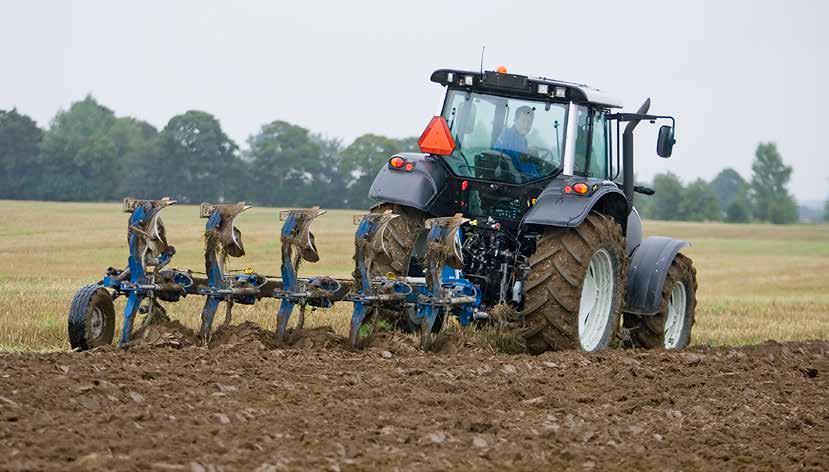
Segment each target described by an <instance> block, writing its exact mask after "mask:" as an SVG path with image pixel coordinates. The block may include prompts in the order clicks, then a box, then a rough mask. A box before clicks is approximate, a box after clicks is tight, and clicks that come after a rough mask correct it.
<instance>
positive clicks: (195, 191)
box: [152, 110, 244, 203]
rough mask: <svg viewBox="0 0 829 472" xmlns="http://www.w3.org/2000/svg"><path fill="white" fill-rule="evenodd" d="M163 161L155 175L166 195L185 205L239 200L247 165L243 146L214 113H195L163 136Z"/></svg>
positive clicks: (170, 124)
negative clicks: (244, 166) (241, 151)
mask: <svg viewBox="0 0 829 472" xmlns="http://www.w3.org/2000/svg"><path fill="white" fill-rule="evenodd" d="M160 149H161V159H160V160H159V162H158V165H157V167H156V168H154V169H152V172H153V173H154V174H155V175H157V176H158V177H157V182H158V184H159V187H158V188H160V189H163V190H164V191H163V192H162V193H164V194H166V195H169V196H171V197H173V198H175V199H177V200H181V201H184V202H192V203H198V202H202V201H233V200H237V199H238V198H239V197H240V195H241V191H242V189H241V188H240V187H239V186H238V184H239V183H240V182H242V181H243V178H242V177H243V172H244V168H243V164H242V161H241V160H240V159H239V156H238V155H237V154H238V149H239V147H238V146H237V145H236V143H235V142H233V140H232V139H230V138H229V137H228V136H227V135H226V134H225V133H224V131H222V127H221V125H220V124H219V121H218V120H217V119H216V118H215V117H214V116H213V115H211V114H209V113H206V112H203V111H195V110H191V111H188V112H186V113H184V114H181V115H176V116H174V117H173V118H171V119H170V121H169V122H168V123H167V126H165V127H164V129H163V130H162V131H161V134H160Z"/></svg>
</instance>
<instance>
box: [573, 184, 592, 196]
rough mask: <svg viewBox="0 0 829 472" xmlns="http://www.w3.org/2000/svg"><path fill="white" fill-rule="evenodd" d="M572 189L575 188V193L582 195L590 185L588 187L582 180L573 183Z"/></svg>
mask: <svg viewBox="0 0 829 472" xmlns="http://www.w3.org/2000/svg"><path fill="white" fill-rule="evenodd" d="M573 190H575V191H576V193H580V194H582V195H584V194H585V193H587V192H589V191H590V187H588V186H587V184H586V183H584V182H579V183H577V184H576V185H573Z"/></svg>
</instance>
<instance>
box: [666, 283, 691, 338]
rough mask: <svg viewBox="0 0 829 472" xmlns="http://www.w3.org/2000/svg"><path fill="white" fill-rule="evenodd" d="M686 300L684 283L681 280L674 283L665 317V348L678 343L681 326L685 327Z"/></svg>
mask: <svg viewBox="0 0 829 472" xmlns="http://www.w3.org/2000/svg"><path fill="white" fill-rule="evenodd" d="M686 301H687V297H686V295H685V285H684V284H683V283H682V282H676V283H674V286H673V287H671V298H670V299H669V300H668V314H667V316H666V317H665V349H675V348H676V347H677V346H678V345H679V341H680V337H681V336H682V328H684V327H685V311H686Z"/></svg>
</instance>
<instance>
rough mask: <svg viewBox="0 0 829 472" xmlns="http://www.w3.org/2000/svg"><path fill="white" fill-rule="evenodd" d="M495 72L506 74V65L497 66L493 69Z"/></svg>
mask: <svg viewBox="0 0 829 472" xmlns="http://www.w3.org/2000/svg"><path fill="white" fill-rule="evenodd" d="M495 72H497V73H499V74H506V73H507V68H506V66H498V68H497V69H495Z"/></svg>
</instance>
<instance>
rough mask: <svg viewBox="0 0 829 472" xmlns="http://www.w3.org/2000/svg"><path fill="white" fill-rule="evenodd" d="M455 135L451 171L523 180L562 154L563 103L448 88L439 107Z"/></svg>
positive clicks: (546, 169) (544, 171) (546, 170)
mask: <svg viewBox="0 0 829 472" xmlns="http://www.w3.org/2000/svg"><path fill="white" fill-rule="evenodd" d="M443 117H444V118H446V122H447V123H448V124H449V129H450V130H451V132H452V137H453V138H454V139H455V144H456V147H455V151H454V152H453V153H452V155H451V156H447V157H446V162H447V163H448V164H449V166H450V167H451V168H452V171H453V172H455V174H457V175H459V176H462V177H471V178H476V179H483V180H494V181H499V182H508V183H517V184H520V183H524V182H529V181H531V180H535V179H538V178H541V177H544V176H547V175H550V174H552V173H553V172H555V171H556V170H557V169H558V168H559V167H561V159H562V156H563V154H564V134H565V133H564V130H565V129H566V123H565V120H566V118H567V106H566V105H564V104H559V103H546V102H535V101H530V100H521V99H517V98H507V97H499V96H495V95H483V94H479V93H472V92H466V91H462V90H450V91H449V93H448V95H447V97H446V103H445V105H444V109H443Z"/></svg>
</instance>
